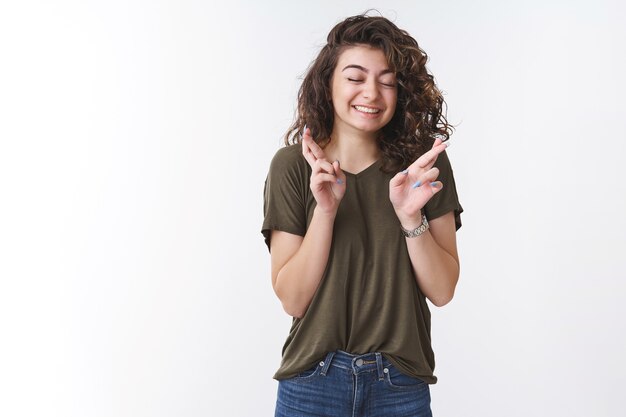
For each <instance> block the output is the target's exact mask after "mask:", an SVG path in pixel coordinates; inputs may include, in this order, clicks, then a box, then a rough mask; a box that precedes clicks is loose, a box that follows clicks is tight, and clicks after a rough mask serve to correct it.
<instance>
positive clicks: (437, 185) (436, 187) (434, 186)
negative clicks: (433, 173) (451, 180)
mask: <svg viewBox="0 0 626 417" xmlns="http://www.w3.org/2000/svg"><path fill="white" fill-rule="evenodd" d="M442 188H443V183H442V182H441V181H433V182H431V183H430V189H431V191H432V192H433V194H437V193H438V192H439V191H441V189H442Z"/></svg>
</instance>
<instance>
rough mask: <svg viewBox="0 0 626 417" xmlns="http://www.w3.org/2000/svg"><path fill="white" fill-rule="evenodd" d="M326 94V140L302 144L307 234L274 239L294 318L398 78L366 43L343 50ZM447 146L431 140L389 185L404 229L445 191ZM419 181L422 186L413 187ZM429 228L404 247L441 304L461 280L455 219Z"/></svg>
mask: <svg viewBox="0 0 626 417" xmlns="http://www.w3.org/2000/svg"><path fill="white" fill-rule="evenodd" d="M331 90H332V101H333V107H334V109H335V118H334V125H333V131H332V134H331V138H332V139H331V141H330V142H329V144H328V145H327V146H326V147H325V148H324V149H322V148H321V147H320V146H319V145H318V144H317V143H316V142H315V141H314V140H313V138H312V137H311V134H310V131H309V130H308V129H305V132H304V136H303V140H302V153H303V155H304V157H305V159H306V160H307V162H308V163H309V165H310V166H311V169H312V174H311V184H310V187H311V191H312V193H313V196H314V198H315V200H316V202H317V205H316V207H315V209H314V212H313V218H312V221H311V224H310V225H309V228H308V230H307V232H306V234H305V236H304V237H302V236H298V235H294V234H290V233H287V232H282V231H276V230H274V231H272V236H271V247H270V251H271V264H272V286H273V288H274V291H275V293H276V295H277V296H278V298H279V299H280V301H281V302H282V304H283V308H284V309H285V311H286V312H287V314H289V315H291V316H293V317H298V318H301V317H303V316H304V314H305V313H306V310H307V308H308V306H309V304H310V302H311V300H312V298H313V295H314V294H315V291H316V290H317V288H318V286H319V283H320V282H321V280H322V277H323V274H324V270H325V268H326V263H327V262H328V255H329V252H330V246H331V241H332V234H333V226H334V221H335V216H336V214H337V209H338V208H339V204H340V203H341V199H342V198H343V196H344V194H345V192H346V186H345V184H346V178H345V175H344V171H347V172H351V173H358V172H360V171H361V170H363V169H365V168H367V167H368V166H369V165H371V164H372V163H373V162H375V161H376V160H377V159H378V158H379V157H380V151H379V149H378V147H377V145H376V136H377V134H378V132H379V131H380V129H382V128H383V127H384V126H385V125H386V124H387V123H389V121H390V120H391V118H392V117H393V114H394V112H395V108H396V102H397V87H396V79H395V74H394V73H393V72H391V71H390V70H389V65H388V63H387V61H386V58H385V56H384V54H383V53H382V52H381V51H380V50H378V49H375V48H371V47H369V46H354V47H350V48H347V49H345V50H344V51H343V52H342V54H341V56H340V57H339V60H338V63H337V66H336V68H335V70H334V72H333V77H332V81H331ZM368 110H369V111H368ZM445 148H446V145H445V144H443V143H442V142H441V141H440V140H436V141H435V143H434V144H433V147H432V149H431V150H429V151H428V152H427V153H425V154H424V155H422V156H421V157H420V158H418V159H417V160H416V161H415V162H414V163H413V164H411V165H410V166H409V168H408V169H407V170H406V171H404V172H401V173H398V174H397V175H395V176H394V177H393V178H392V179H391V181H390V182H389V199H390V201H391V203H392V205H393V207H394V210H395V213H396V215H397V216H398V219H399V220H400V223H401V224H402V226H403V227H404V228H406V229H409V230H412V229H415V228H416V227H418V226H419V225H420V224H421V210H422V208H423V207H424V205H425V204H426V203H427V202H428V201H429V200H430V199H431V198H432V196H433V195H435V194H436V193H437V192H439V191H440V190H441V189H442V187H443V184H442V183H441V182H440V181H437V177H438V175H439V171H438V169H437V168H434V167H433V164H434V163H435V161H436V160H437V156H438V155H439V154H440V153H441V152H443V150H444V149H445ZM339 160H341V161H342V163H341V166H340V163H339ZM417 181H420V182H421V184H422V185H420V186H418V187H414V184H415V183H416V182H417ZM429 224H430V229H429V230H428V231H427V232H426V233H423V234H422V235H420V236H418V237H416V238H406V242H407V249H408V253H409V257H410V259H411V264H412V266H413V272H414V275H415V279H416V281H417V284H418V285H419V287H420V289H421V291H422V293H423V294H424V295H425V296H426V297H427V298H428V299H429V300H430V301H431V302H432V303H433V304H434V305H435V306H443V305H445V304H447V303H448V302H449V301H450V300H451V299H452V297H453V296H454V290H455V288H456V284H457V281H458V276H459V260H458V254H457V248H456V228H455V224H454V215H453V213H452V212H449V213H447V214H445V215H443V216H441V217H438V218H436V219H433V220H432V221H430V222H429Z"/></svg>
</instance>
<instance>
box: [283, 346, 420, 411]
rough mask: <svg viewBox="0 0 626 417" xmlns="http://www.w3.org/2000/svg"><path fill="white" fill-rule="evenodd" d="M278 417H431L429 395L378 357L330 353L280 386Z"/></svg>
mask: <svg viewBox="0 0 626 417" xmlns="http://www.w3.org/2000/svg"><path fill="white" fill-rule="evenodd" d="M275 416H276V417H310V416H330V417H334V416H338V417H383V416H394V417H432V413H431V410H430V389H429V387H428V384H427V383H425V382H424V381H422V380H421V379H417V378H413V377H410V376H407V375H405V374H403V373H401V372H399V371H398V370H397V369H396V368H395V367H394V366H393V365H392V364H391V363H390V362H389V361H388V360H387V359H385V358H383V356H382V355H381V354H380V353H368V354H365V355H351V354H349V353H346V352H342V351H337V352H330V353H329V354H328V355H326V358H324V359H323V360H322V361H321V362H319V363H318V364H317V365H316V366H315V367H313V368H311V369H309V370H307V371H305V372H303V373H301V374H299V375H297V376H295V377H293V378H289V379H284V380H281V381H279V383H278V398H277V400H276V414H275Z"/></svg>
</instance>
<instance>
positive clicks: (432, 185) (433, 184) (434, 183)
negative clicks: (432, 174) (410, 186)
mask: <svg viewBox="0 0 626 417" xmlns="http://www.w3.org/2000/svg"><path fill="white" fill-rule="evenodd" d="M430 186H431V187H435V188H437V187H439V184H437V183H436V182H431V183H430Z"/></svg>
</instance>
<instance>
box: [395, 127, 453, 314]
mask: <svg viewBox="0 0 626 417" xmlns="http://www.w3.org/2000/svg"><path fill="white" fill-rule="evenodd" d="M446 147H447V145H446V144H444V143H443V142H441V140H440V139H437V140H435V142H434V143H433V147H432V148H431V149H430V150H429V151H428V152H426V153H425V154H424V155H422V156H421V157H419V158H418V159H417V160H416V161H415V162H413V163H412V164H411V165H410V166H409V167H408V168H407V169H406V170H404V171H402V172H400V173H398V174H397V175H395V176H394V177H393V178H392V179H391V181H390V182H389V199H390V200H391V203H392V205H393V207H394V210H395V212H396V215H397V216H398V220H399V221H400V224H401V225H402V227H403V228H404V229H406V230H414V229H417V228H418V227H420V225H421V223H422V212H423V207H424V206H425V205H426V203H427V202H428V201H429V200H430V199H431V198H432V197H433V196H434V195H435V194H436V193H438V192H439V191H441V189H442V188H443V187H444V186H445V184H443V183H442V182H441V181H438V180H437V177H438V176H439V169H438V168H437V167H435V166H434V164H435V161H436V160H437V156H438V155H439V154H440V153H441V152H443V151H444V150H445V148H446ZM429 226H430V227H429V229H428V230H426V231H425V232H423V233H421V234H419V235H418V236H414V237H407V238H406V244H407V249H408V251H409V257H410V258H411V265H412V266H413V272H414V274H415V279H416V280H417V284H418V285H419V288H420V290H421V291H422V293H423V294H424V295H425V296H426V297H427V298H428V299H429V300H430V301H431V302H432V303H433V304H434V305H436V306H437V307H441V306H444V305H446V304H447V303H449V302H450V300H452V297H453V296H454V289H455V288H456V283H457V281H458V279H459V256H458V254H457V249H456V225H455V218H454V211H449V212H448V213H446V214H444V215H442V216H437V217H436V218H434V219H432V220H431V221H430V222H429Z"/></svg>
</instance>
